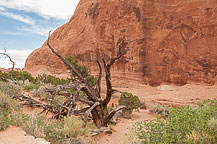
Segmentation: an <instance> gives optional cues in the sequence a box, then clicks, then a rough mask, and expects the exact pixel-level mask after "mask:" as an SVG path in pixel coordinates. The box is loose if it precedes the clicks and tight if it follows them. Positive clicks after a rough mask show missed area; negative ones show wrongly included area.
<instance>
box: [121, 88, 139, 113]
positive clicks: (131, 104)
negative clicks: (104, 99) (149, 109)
mask: <svg viewBox="0 0 217 144" xmlns="http://www.w3.org/2000/svg"><path fill="white" fill-rule="evenodd" d="M118 104H119V105H123V106H126V107H127V108H128V110H125V112H128V113H129V114H131V113H132V112H133V110H134V109H138V108H140V106H141V101H140V100H139V98H138V96H134V95H133V94H132V93H128V92H125V93H123V94H121V96H120V99H119V100H118Z"/></svg>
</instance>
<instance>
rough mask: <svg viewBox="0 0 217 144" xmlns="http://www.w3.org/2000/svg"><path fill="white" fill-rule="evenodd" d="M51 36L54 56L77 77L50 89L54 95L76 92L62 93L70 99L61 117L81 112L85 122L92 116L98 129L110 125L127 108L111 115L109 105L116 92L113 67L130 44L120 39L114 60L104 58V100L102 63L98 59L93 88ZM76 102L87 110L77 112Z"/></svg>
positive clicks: (48, 43) (119, 108)
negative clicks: (81, 92) (68, 90)
mask: <svg viewBox="0 0 217 144" xmlns="http://www.w3.org/2000/svg"><path fill="white" fill-rule="evenodd" d="M49 39H50V34H49V37H48V40H47V46H48V48H49V49H50V50H51V51H52V53H53V54H55V55H56V56H57V57H58V58H59V59H60V60H61V61H62V62H63V63H64V64H65V65H66V66H67V67H68V68H69V69H70V70H71V72H72V73H73V74H74V75H75V76H76V77H77V81H76V82H72V83H70V84H66V85H62V86H57V87H55V88H53V89H49V90H48V91H49V92H50V93H51V94H52V95H56V94H61V91H62V90H64V89H67V88H73V89H74V90H76V93H75V94H73V95H72V94H69V93H64V94H63V93H62V95H68V96H69V97H70V98H69V99H68V100H67V101H66V102H65V103H64V104H63V105H62V107H63V106H65V107H66V108H63V110H62V111H60V112H59V115H61V114H62V113H65V114H66V113H67V114H75V113H76V114H77V113H79V112H81V113H84V115H85V117H84V120H85V122H87V118H88V115H89V114H90V113H91V114H92V119H93V121H94V123H95V124H96V126H97V127H104V126H107V125H108V124H109V122H110V121H111V119H112V118H113V116H114V115H115V113H116V112H117V111H119V110H121V109H124V108H125V107H123V106H120V107H117V108H116V109H115V110H113V111H112V112H110V113H109V111H108V106H107V105H108V103H109V102H110V100H111V98H112V95H113V94H114V92H116V90H114V89H113V88H112V83H111V67H112V65H113V64H114V63H115V62H116V61H118V60H119V59H120V58H121V57H122V56H123V55H125V54H126V52H127V50H128V47H127V46H128V42H127V40H125V39H124V38H123V39H120V40H119V41H118V43H117V45H116V48H117V55H116V56H115V57H113V58H111V59H110V60H109V61H108V62H107V61H106V60H105V58H102V63H103V68H104V72H105V79H106V86H107V90H106V96H105V98H104V99H103V98H102V96H101V78H102V66H101V63H100V60H99V59H97V60H96V61H97V64H98V66H99V76H98V79H97V83H96V86H95V87H92V86H90V85H89V84H88V82H87V80H86V79H85V78H84V77H83V76H82V75H81V74H80V73H79V71H78V70H76V68H75V67H73V66H72V65H71V64H70V63H69V62H68V61H67V60H66V59H65V58H63V57H62V56H61V55H60V54H59V52H57V51H56V50H55V49H54V48H53V47H52V46H51V44H50V41H49ZM80 91H83V92H84V95H81V94H80ZM76 101H80V102H82V103H85V104H86V105H88V107H87V108H84V109H82V110H79V112H78V110H76Z"/></svg>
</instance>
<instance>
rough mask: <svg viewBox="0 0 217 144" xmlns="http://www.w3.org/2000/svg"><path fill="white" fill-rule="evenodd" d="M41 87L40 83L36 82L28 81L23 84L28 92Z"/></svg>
mask: <svg viewBox="0 0 217 144" xmlns="http://www.w3.org/2000/svg"><path fill="white" fill-rule="evenodd" d="M39 88H40V84H34V83H28V84H26V85H24V86H23V89H24V90H25V91H27V92H30V91H32V90H37V89H39Z"/></svg>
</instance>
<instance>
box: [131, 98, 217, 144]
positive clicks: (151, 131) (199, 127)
mask: <svg viewBox="0 0 217 144" xmlns="http://www.w3.org/2000/svg"><path fill="white" fill-rule="evenodd" d="M216 112H217V100H216V99H214V100H206V101H204V102H203V103H199V104H198V105H197V106H191V105H188V106H184V107H180V108H178V109H176V108H170V114H169V116H168V118H167V120H166V121H165V120H162V119H157V120H152V121H150V122H137V123H135V125H134V127H133V128H132V129H131V130H132V131H133V132H134V133H136V135H134V136H135V137H133V138H131V139H132V140H136V142H134V143H137V140H138V143H139V142H140V141H141V142H142V143H147V144H161V143H162V144H164V143H190V144H193V143H210V144H214V143H217V131H216V129H215V126H216V125H215V123H216V119H217V114H216ZM128 136H130V133H129V134H128Z"/></svg>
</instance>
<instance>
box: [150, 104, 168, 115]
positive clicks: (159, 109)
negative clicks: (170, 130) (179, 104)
mask: <svg viewBox="0 0 217 144" xmlns="http://www.w3.org/2000/svg"><path fill="white" fill-rule="evenodd" d="M150 112H152V113H156V114H160V115H163V116H164V117H168V115H169V113H170V106H168V105H166V106H163V105H161V104H157V105H154V106H152V107H151V109H150Z"/></svg>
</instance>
